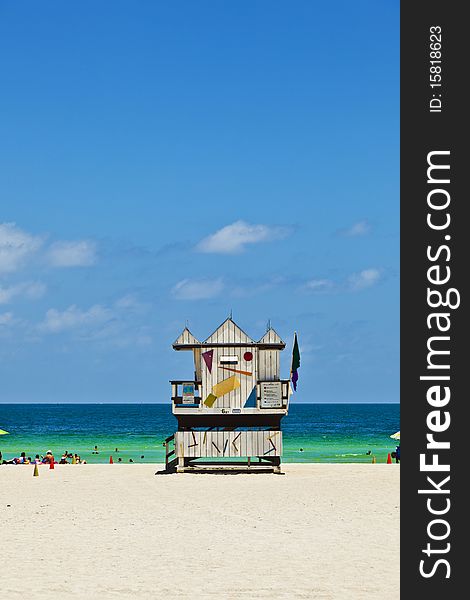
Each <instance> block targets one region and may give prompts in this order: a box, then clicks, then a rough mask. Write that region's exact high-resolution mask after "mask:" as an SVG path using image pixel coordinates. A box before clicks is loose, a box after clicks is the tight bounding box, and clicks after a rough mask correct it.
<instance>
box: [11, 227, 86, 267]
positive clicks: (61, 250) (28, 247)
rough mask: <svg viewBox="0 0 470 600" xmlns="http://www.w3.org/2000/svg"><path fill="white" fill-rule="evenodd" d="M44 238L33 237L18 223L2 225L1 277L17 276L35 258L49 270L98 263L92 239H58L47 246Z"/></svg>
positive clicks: (43, 236)
mask: <svg viewBox="0 0 470 600" xmlns="http://www.w3.org/2000/svg"><path fill="white" fill-rule="evenodd" d="M46 237H47V236H45V235H33V234H31V233H28V232H26V231H23V230H22V229H20V228H19V227H17V225H16V223H0V275H5V274H9V273H14V272H16V271H19V270H20V269H22V268H24V267H26V266H27V264H28V263H29V262H30V261H32V260H33V259H34V258H36V260H37V262H38V263H39V264H46V265H48V266H49V267H85V266H91V265H93V264H95V262H96V254H97V245H96V243H95V242H94V241H92V240H76V241H69V240H59V241H56V242H53V243H52V244H49V245H47V244H46Z"/></svg>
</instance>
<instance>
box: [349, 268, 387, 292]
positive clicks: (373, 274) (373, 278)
mask: <svg viewBox="0 0 470 600" xmlns="http://www.w3.org/2000/svg"><path fill="white" fill-rule="evenodd" d="M381 277H382V272H381V271H380V270H379V269H364V270H363V271H360V272H359V273H353V274H352V275H350V276H349V278H348V287H349V289H351V290H352V291H358V290H363V289H365V288H369V287H372V286H373V285H375V284H376V283H378V281H379V280H380V279H381Z"/></svg>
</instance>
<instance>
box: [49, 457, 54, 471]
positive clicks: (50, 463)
mask: <svg viewBox="0 0 470 600" xmlns="http://www.w3.org/2000/svg"><path fill="white" fill-rule="evenodd" d="M53 468H54V457H53V456H52V457H51V460H50V461H49V469H53Z"/></svg>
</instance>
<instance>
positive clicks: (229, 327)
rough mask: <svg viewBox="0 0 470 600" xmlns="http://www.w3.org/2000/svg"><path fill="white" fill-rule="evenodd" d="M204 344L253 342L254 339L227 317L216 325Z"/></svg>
mask: <svg viewBox="0 0 470 600" xmlns="http://www.w3.org/2000/svg"><path fill="white" fill-rule="evenodd" d="M204 343H205V344H254V343H255V342H254V340H252V339H251V338H250V336H249V335H247V334H246V333H245V332H244V331H243V329H241V328H240V327H239V326H238V325H237V324H236V323H235V322H234V321H232V319H231V318H230V317H229V318H228V319H225V321H224V322H223V323H222V324H221V325H220V326H219V327H217V329H216V330H215V331H214V333H212V334H211V335H210V336H209V337H208V338H207V340H205V342H204Z"/></svg>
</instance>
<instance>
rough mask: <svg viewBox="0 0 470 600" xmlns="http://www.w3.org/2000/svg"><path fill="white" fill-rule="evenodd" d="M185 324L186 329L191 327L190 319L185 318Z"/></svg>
mask: <svg viewBox="0 0 470 600" xmlns="http://www.w3.org/2000/svg"><path fill="white" fill-rule="evenodd" d="M184 326H185V328H186V329H189V319H185V321H184Z"/></svg>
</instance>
